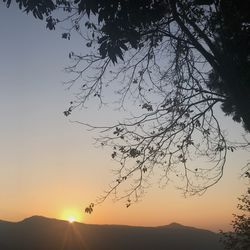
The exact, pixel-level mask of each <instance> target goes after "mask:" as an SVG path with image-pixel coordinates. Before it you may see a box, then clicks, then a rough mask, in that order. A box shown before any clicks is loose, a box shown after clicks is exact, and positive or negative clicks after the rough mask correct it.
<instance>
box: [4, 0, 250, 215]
mask: <svg viewBox="0 0 250 250" xmlns="http://www.w3.org/2000/svg"><path fill="white" fill-rule="evenodd" d="M4 2H6V0H4ZM16 2H17V3H19V7H20V8H24V10H25V11H26V12H27V13H28V12H30V11H31V12H32V13H33V15H34V16H35V17H36V18H40V19H42V18H43V17H46V22H47V27H48V28H49V29H51V30H53V29H54V28H55V27H56V25H57V24H58V23H60V22H67V23H68V24H69V28H68V31H67V32H64V33H63V34H62V38H65V39H70V36H71V33H72V32H73V31H76V32H77V33H79V34H80V35H81V36H82V38H83V39H84V40H85V41H86V42H85V43H86V47H87V48H88V49H89V53H88V54H84V55H81V54H76V53H74V52H71V53H69V57H70V59H71V60H72V65H71V66H70V67H68V68H67V69H66V70H67V71H68V72H69V73H71V74H72V76H73V77H72V81H70V82H68V84H69V86H71V85H73V84H79V94H78V95H77V97H76V99H75V100H74V101H73V102H71V104H70V107H69V109H68V110H66V111H65V112H64V114H65V115H66V116H68V115H70V114H71V113H72V111H73V110H74V109H76V108H78V107H79V106H84V105H87V103H88V101H89V100H90V99H92V98H96V99H97V100H99V102H100V105H102V104H103V103H105V92H106V90H107V89H115V91H116V94H117V96H118V102H119V105H120V108H129V107H131V100H132V102H133V107H137V108H138V109H139V110H138V109H137V110H136V112H135V113H136V114H134V115H132V117H130V118H129V119H125V120H124V121H122V122H119V123H118V124H114V125H109V126H106V127H102V126H93V125H89V124H85V125H87V126H89V127H90V128H92V129H97V130H98V129H100V130H101V131H102V132H103V133H104V134H102V136H101V137H100V138H99V139H98V142H100V144H101V145H102V146H106V145H108V146H111V147H112V148H113V152H112V155H111V156H112V158H113V159H115V160H116V161H118V162H119V166H120V167H119V168H118V169H117V171H116V177H115V182H114V183H113V185H111V187H110V189H108V190H107V192H106V193H105V194H104V195H103V196H102V197H101V198H100V200H99V201H97V203H98V202H102V201H103V200H105V199H106V198H107V197H108V196H109V195H110V194H115V195H116V194H117V191H118V188H119V187H124V185H126V183H127V185H128V187H129V188H127V189H126V188H125V189H126V191H125V193H123V194H121V195H120V196H119V197H117V198H118V199H120V198H126V199H127V206H130V204H131V202H133V201H136V200H137V199H138V197H140V196H141V195H142V194H143V192H144V189H145V188H146V187H147V186H148V185H149V183H148V181H149V179H150V177H151V175H152V173H153V171H155V170H156V169H159V170H161V171H162V175H161V180H160V182H161V184H162V185H164V184H166V183H168V181H169V180H175V181H177V180H180V181H181V182H180V185H179V186H180V187H181V188H182V189H183V190H184V192H185V193H189V194H197V193H202V192H204V191H206V190H207V188H209V187H210V186H212V185H214V184H215V183H217V182H218V181H219V180H220V178H221V177H222V175H223V169H224V166H225V162H226V156H227V154H228V152H230V151H232V152H233V151H234V150H236V149H238V148H246V147H249V145H250V144H249V141H248V139H247V136H246V137H244V140H243V141H242V142H238V143H234V142H230V141H229V140H228V139H227V137H226V136H225V133H224V132H223V129H222V128H221V127H220V119H219V116H218V115H217V113H218V112H217V107H218V106H220V107H221V108H222V110H223V112H224V113H225V114H226V115H230V116H232V118H233V120H235V121H236V122H240V123H241V124H242V125H243V127H244V128H245V131H246V133H249V132H250V109H249V107H250V59H249V58H250V14H249V11H248V9H249V1H247V0H242V1H233V0H171V1H170V0H169V1H167V0H161V1H160V0H133V1H132V0H123V1H118V0H107V1H101V0H75V1H66V0H61V1H60V0H56V1H52V0H50V1H43V0H39V1H32V0H16ZM10 3H11V1H10V0H8V1H7V4H8V5H9V4H10ZM54 10H59V11H60V10H61V11H62V13H63V14H64V18H62V19H61V20H60V19H59V18H58V16H59V15H58V14H56V13H55V12H54ZM83 124H84V123H83ZM194 160H197V161H198V162H197V164H195V163H194ZM200 160H202V161H204V160H208V161H209V163H208V164H206V165H204V166H201V165H200V162H199V161H200ZM190 162H192V164H190ZM93 205H94V204H91V205H90V206H89V207H88V209H87V212H91V211H92V209H93Z"/></svg>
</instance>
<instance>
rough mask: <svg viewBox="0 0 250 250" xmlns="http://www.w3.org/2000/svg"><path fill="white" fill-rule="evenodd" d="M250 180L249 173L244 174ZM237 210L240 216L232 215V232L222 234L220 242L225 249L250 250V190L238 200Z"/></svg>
mask: <svg viewBox="0 0 250 250" xmlns="http://www.w3.org/2000/svg"><path fill="white" fill-rule="evenodd" d="M245 175H246V177H247V178H250V172H249V171H247V172H246V173H245ZM239 201H240V203H239V204H238V208H239V210H240V211H242V214H240V215H236V214H234V215H233V216H234V220H233V221H232V225H233V230H234V232H228V233H225V232H224V233H223V232H222V241H223V243H224V246H225V248H226V249H229V250H230V249H232V250H249V249H250V188H248V190H247V193H246V194H245V195H243V196H242V197H240V198H239Z"/></svg>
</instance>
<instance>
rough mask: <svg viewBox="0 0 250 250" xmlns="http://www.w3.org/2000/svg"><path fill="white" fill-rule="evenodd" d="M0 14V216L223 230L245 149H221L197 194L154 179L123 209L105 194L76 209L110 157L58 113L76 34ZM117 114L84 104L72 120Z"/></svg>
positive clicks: (227, 123) (13, 12) (238, 187)
mask: <svg viewBox="0 0 250 250" xmlns="http://www.w3.org/2000/svg"><path fill="white" fill-rule="evenodd" d="M0 19H1V20H0V32H1V35H0V44H1V46H0V113H1V122H0V152H1V153H0V155H1V157H0V219H3V220H10V221H18V220H22V219H23V218H25V217H29V216H32V215H44V216H47V217H55V218H60V219H66V217H67V216H69V215H70V214H71V213H72V214H78V216H79V218H78V219H79V220H81V221H83V222H85V223H98V224H104V223H105V224H129V225H145V226H149V225H150V226H156V225H164V224H169V223H171V222H178V223H181V224H185V225H190V226H196V227H202V228H207V229H211V230H215V231H217V230H218V229H225V230H227V229H229V228H230V222H231V219H232V213H235V212H237V210H236V205H237V197H238V196H240V195H241V194H242V193H243V192H244V190H245V189H246V186H245V183H244V181H243V180H241V179H240V178H239V177H240V174H241V167H243V166H244V164H245V163H246V161H247V159H248V158H249V157H248V156H249V152H236V153H233V154H231V155H229V158H228V161H227V165H226V169H225V174H224V177H223V179H222V180H221V181H220V182H219V183H218V184H217V185H216V186H214V187H212V188H210V189H209V190H208V191H207V192H206V193H205V194H204V195H203V196H196V197H190V198H184V197H183V194H182V193H181V191H178V190H176V189H175V188H174V186H173V185H171V184H170V185H169V186H167V188H166V189H160V188H158V185H157V183H156V184H153V185H152V188H150V189H149V190H147V194H146V195H145V197H144V198H143V199H142V200H141V201H140V202H138V203H137V204H135V205H133V206H132V207H130V208H129V209H127V208H126V207H125V206H124V203H121V202H116V203H114V202H113V201H112V200H108V201H106V202H105V203H104V204H102V205H100V206H99V207H97V208H96V209H95V212H94V213H93V214H92V215H86V214H84V213H83V209H84V208H85V207H86V206H87V205H88V204H89V203H90V202H91V201H93V200H94V199H95V198H96V197H97V196H98V195H99V194H101V193H102V191H103V190H104V189H105V188H106V187H107V186H108V184H109V182H110V181H111V178H112V173H111V169H112V168H113V167H114V166H115V164H116V163H115V162H113V161H112V160H111V157H110V152H109V151H108V149H100V148H96V147H95V146H94V145H93V142H94V140H93V139H92V138H93V137H94V136H95V135H94V133H92V132H88V131H86V129H85V128H84V127H82V126H80V125H77V124H72V123H71V122H70V121H69V120H68V118H66V117H65V116H63V111H64V110H65V109H66V108H67V107H68V105H69V102H70V101H71V99H72V96H73V94H74V90H72V91H67V90H66V88H65V86H64V85H63V84H62V82H63V81H64V80H65V79H69V75H67V74H66V73H64V72H63V68H64V67H65V66H67V65H68V64H69V61H68V53H69V52H70V51H72V50H78V51H79V50H81V49H82V48H81V47H80V46H81V40H79V39H78V38H74V37H73V39H72V40H71V41H66V40H63V39H61V35H60V34H61V31H60V30H59V31H56V32H54V31H53V32H51V31H48V30H46V28H45V24H44V23H43V22H41V21H38V20H35V19H34V18H33V17H32V16H27V15H26V14H24V13H22V12H21V11H20V10H18V9H16V7H11V8H10V9H7V8H6V7H5V6H4V4H3V3H2V2H1V3H0ZM121 115H122V114H120V113H119V114H118V113H117V112H115V111H112V110H110V111H109V112H108V110H107V109H105V110H98V109H97V108H95V107H92V108H89V109H86V110H79V111H77V112H76V114H74V117H73V119H77V120H80V121H84V122H92V123H98V122H100V121H104V122H105V120H107V119H110V120H112V119H114V117H115V118H116V119H117V117H119V116H121ZM222 126H224V127H226V128H227V129H228V133H229V134H230V135H234V137H237V136H239V135H240V134H241V132H242V131H241V130H240V126H237V125H236V124H234V123H233V122H231V120H230V119H224V118H223V122H222Z"/></svg>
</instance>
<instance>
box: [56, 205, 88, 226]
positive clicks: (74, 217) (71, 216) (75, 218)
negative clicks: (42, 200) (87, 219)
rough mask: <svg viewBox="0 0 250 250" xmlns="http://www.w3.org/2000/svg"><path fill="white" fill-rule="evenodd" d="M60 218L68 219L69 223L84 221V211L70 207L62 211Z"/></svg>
mask: <svg viewBox="0 0 250 250" xmlns="http://www.w3.org/2000/svg"><path fill="white" fill-rule="evenodd" d="M60 218H61V219H62V220H66V221H68V222H69V223H73V222H82V221H83V212H82V211H80V210H77V209H72V208H68V209H65V210H63V211H62V213H61V216H60Z"/></svg>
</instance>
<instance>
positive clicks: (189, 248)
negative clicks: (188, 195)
mask: <svg viewBox="0 0 250 250" xmlns="http://www.w3.org/2000/svg"><path fill="white" fill-rule="evenodd" d="M1 246H2V247H1ZM0 247H1V249H3V250H5V249H6V250H17V249H18V250H20V249H23V250H26V249H27V250H30V249H36V250H50V249H51V250H57V249H58V250H59V249H65V250H80V249H81V250H84V249H86V250H113V249H114V250H115V249H118V250H140V249H142V250H163V249H164V250H201V249H202V250H223V248H222V246H221V245H220V243H219V236H218V234H216V233H213V232H211V231H208V230H205V229H198V228H193V227H188V226H183V225H181V224H178V223H171V224H169V225H164V226H156V227H143V226H128V225H96V224H84V223H79V222H74V223H72V224H71V223H69V222H67V221H64V220H58V219H54V218H47V217H44V216H32V217H29V218H26V219H24V220H22V221H19V222H14V223H13V222H6V221H0Z"/></svg>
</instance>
